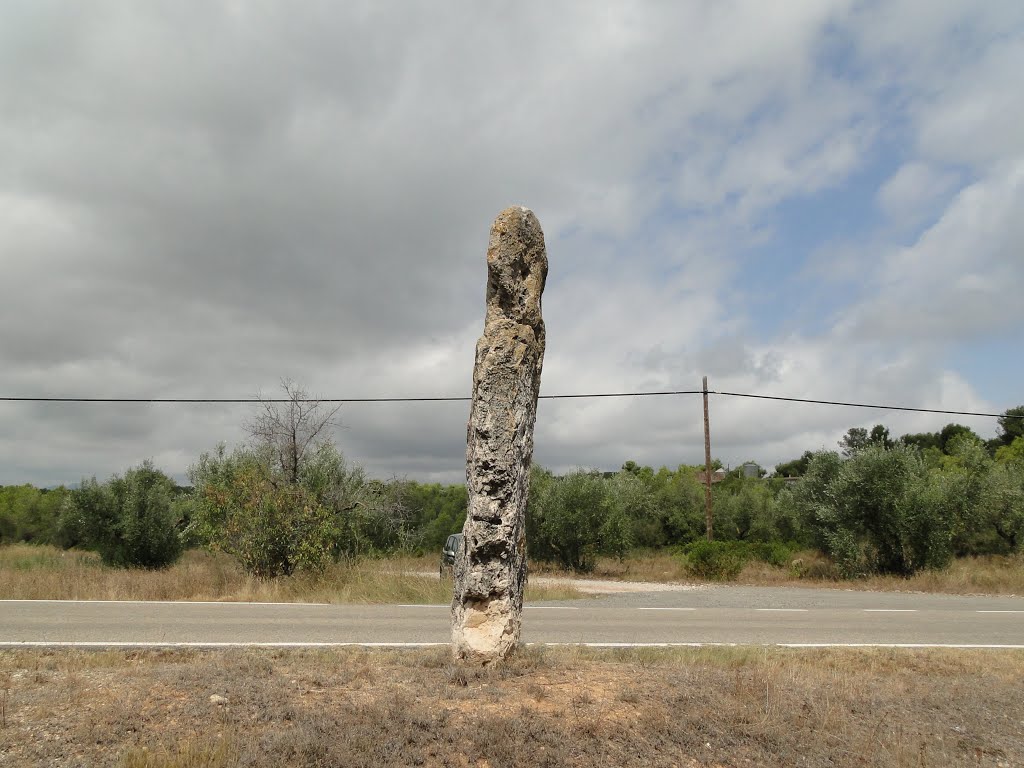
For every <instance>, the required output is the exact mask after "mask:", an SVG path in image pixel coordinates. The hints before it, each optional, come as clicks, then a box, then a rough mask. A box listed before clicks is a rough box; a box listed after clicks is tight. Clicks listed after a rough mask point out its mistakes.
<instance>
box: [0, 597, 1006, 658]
mask: <svg viewBox="0 0 1024 768" xmlns="http://www.w3.org/2000/svg"><path fill="white" fill-rule="evenodd" d="M449 631H450V630H449V613H448V607H447V606H444V605H441V606H408V605H321V604H296V603H291V604H289V603H198V602H121V601H118V602H99V601H89V602H76V601H0V646H2V647H17V646H28V645H57V646H59V645H71V646H104V645H107V646H124V645H138V646H150V645H166V646H181V645H184V646H190V645H196V646H206V645H208V646H218V645H282V646H289V645H320V644H323V645H343V644H360V645H361V644H365V645H398V646H401V645H424V644H434V643H447V642H448V639H449ZM523 641H524V642H527V643H556V644H563V643H584V644H594V645H618V644H623V645H646V644H718V643H722V644H733V643H735V644H743V645H747V644H754V645H775V644H782V645H819V644H820V645H924V646H928V645H936V646H985V647H1019V648H1022V649H1024V598H1020V597H963V596H951V595H924V594H906V593H879V592H856V591H843V590H821V589H787V588H769V587H762V588H758V587H730V586H712V587H704V588H700V589H692V590H687V591H676V592H665V591H663V592H649V593H638V594H630V595H624V594H619V595H612V596H606V597H601V598H593V599H586V600H575V601H562V602H543V603H533V604H528V605H527V607H526V609H525V612H524V617H523Z"/></svg>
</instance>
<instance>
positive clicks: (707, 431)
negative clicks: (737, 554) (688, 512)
mask: <svg viewBox="0 0 1024 768" xmlns="http://www.w3.org/2000/svg"><path fill="white" fill-rule="evenodd" d="M703 389H704V521H705V523H706V524H707V530H708V541H711V540H713V539H714V532H713V526H712V524H711V422H710V421H709V420H708V377H707V376H705V377H704V387H703Z"/></svg>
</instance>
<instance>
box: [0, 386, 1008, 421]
mask: <svg viewBox="0 0 1024 768" xmlns="http://www.w3.org/2000/svg"><path fill="white" fill-rule="evenodd" d="M702 394H704V390H703V389H671V390H653V391H642V392H586V393H571V394H559V395H540V399H541V400H583V399H596V398H615V397H665V396H672V395H702ZM707 394H709V395H719V396H722V397H745V398H752V399H757V400H775V401H779V402H787V403H808V404H813V405H834V406H841V407H844V408H874V409H878V410H885V411H908V412H913V413H938V414H945V415H948V416H982V417H990V418H1009V419H1024V415H1021V416H1018V415H1016V414H1006V413H987V412H983V411H954V410H946V409H941V408H914V407H910V406H904V405H884V404H880V403H854V402H847V401H843V400H817V399H813V398H806V397H784V396H781V395H758V394H754V393H751V392H724V391H718V390H707ZM472 399H473V398H472V397H467V396H458V397H311V398H299V399H295V400H293V399H291V398H259V397H233V398H221V397H202V398H200V397H195V398H184V397H12V396H0V402H16V403H89V404H97V403H140V404H145V403H154V404H191V405H196V404H220V405H224V404H228V405H230V404H256V403H291V402H298V403H338V404H345V403H451V402H469V401H471V400H472Z"/></svg>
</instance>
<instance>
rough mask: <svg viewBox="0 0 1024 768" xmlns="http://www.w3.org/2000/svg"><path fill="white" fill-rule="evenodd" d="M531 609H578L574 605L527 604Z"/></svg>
mask: <svg viewBox="0 0 1024 768" xmlns="http://www.w3.org/2000/svg"><path fill="white" fill-rule="evenodd" d="M524 607H525V608H528V609H529V610H531V611H578V610H579V608H577V607H576V606H575V605H527V606H524Z"/></svg>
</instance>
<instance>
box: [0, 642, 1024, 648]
mask: <svg viewBox="0 0 1024 768" xmlns="http://www.w3.org/2000/svg"><path fill="white" fill-rule="evenodd" d="M448 645H450V643H447V642H442V643H434V642H422V643H400V642H391V643H388V642H358V641H354V642H269V643H258V642H252V643H247V642H213V641H211V642H150V641H136V642H133V641H106V642H104V641H100V640H90V641H82V640H68V641H60V640H55V641H49V640H4V641H0V648H435V647H440V646H448ZM525 645H527V646H546V647H563V646H564V647H583V648H705V647H708V648H741V647H752V648H951V649H964V650H972V649H977V650H1001V649H1006V650H1024V645H1009V644H1005V645H1004V644H995V643H993V644H982V643H715V642H706V643H701V642H694V643H525Z"/></svg>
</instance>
